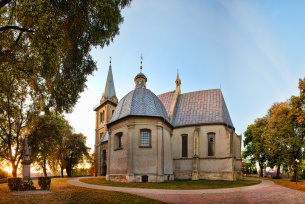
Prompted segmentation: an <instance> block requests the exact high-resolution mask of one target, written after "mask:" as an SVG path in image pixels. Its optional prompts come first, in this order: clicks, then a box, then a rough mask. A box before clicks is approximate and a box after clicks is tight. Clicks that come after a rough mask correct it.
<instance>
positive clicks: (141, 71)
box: [140, 54, 143, 73]
mask: <svg viewBox="0 0 305 204" xmlns="http://www.w3.org/2000/svg"><path fill="white" fill-rule="evenodd" d="M142 60H143V56H142V54H141V66H140V73H142Z"/></svg>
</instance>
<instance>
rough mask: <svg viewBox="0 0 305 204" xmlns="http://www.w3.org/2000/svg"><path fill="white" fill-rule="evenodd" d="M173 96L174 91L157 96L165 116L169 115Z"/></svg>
mask: <svg viewBox="0 0 305 204" xmlns="http://www.w3.org/2000/svg"><path fill="white" fill-rule="evenodd" d="M174 94H175V91H170V92H167V93H164V94H161V95H158V98H159V99H160V101H161V102H162V103H163V105H164V108H165V110H166V112H167V115H169V112H170V110H171V105H172V100H173V97H174Z"/></svg>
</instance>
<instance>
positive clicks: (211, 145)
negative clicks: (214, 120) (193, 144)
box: [208, 133, 215, 156]
mask: <svg viewBox="0 0 305 204" xmlns="http://www.w3.org/2000/svg"><path fill="white" fill-rule="evenodd" d="M208 156H215V133H208Z"/></svg>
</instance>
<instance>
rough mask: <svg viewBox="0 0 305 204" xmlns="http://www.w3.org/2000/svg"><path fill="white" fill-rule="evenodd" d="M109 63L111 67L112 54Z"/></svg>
mask: <svg viewBox="0 0 305 204" xmlns="http://www.w3.org/2000/svg"><path fill="white" fill-rule="evenodd" d="M109 63H110V67H111V56H110V61H109Z"/></svg>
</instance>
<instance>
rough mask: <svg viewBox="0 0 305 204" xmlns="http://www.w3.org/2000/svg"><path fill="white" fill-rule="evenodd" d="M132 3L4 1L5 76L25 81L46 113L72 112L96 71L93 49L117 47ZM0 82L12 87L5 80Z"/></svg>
mask: <svg viewBox="0 0 305 204" xmlns="http://www.w3.org/2000/svg"><path fill="white" fill-rule="evenodd" d="M129 3H130V0H115V1H114V0H105V1H99V0H88V1H79V0H69V1H67V0H38V1H21V0H1V1H0V16H1V18H0V62H1V63H0V72H1V73H2V72H4V73H5V74H14V77H15V79H16V80H18V79H21V78H22V79H24V82H25V83H26V84H27V86H28V87H29V88H30V89H31V90H33V91H35V92H36V95H37V94H38V95H39V96H40V98H41V100H40V102H41V103H42V105H43V106H44V107H56V109H57V110H58V111H71V107H73V106H74V105H75V103H76V102H77V99H78V97H79V93H80V92H82V91H83V90H84V88H85V86H86V85H85V82H86V80H87V76H88V75H90V74H92V72H93V71H94V70H95V69H96V65H95V62H94V61H93V59H92V57H91V55H90V50H91V48H92V46H100V47H104V46H105V45H109V43H110V42H111V41H113V39H114V37H115V36H116V35H117V34H119V25H120V24H121V23H122V22H123V17H122V16H121V9H123V8H124V7H125V6H127V5H128V4H129ZM0 80H1V81H3V82H4V83H6V82H7V81H5V80H6V77H5V76H3V75H1V78H0ZM0 89H1V87H0ZM0 92H1V90H0Z"/></svg>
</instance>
